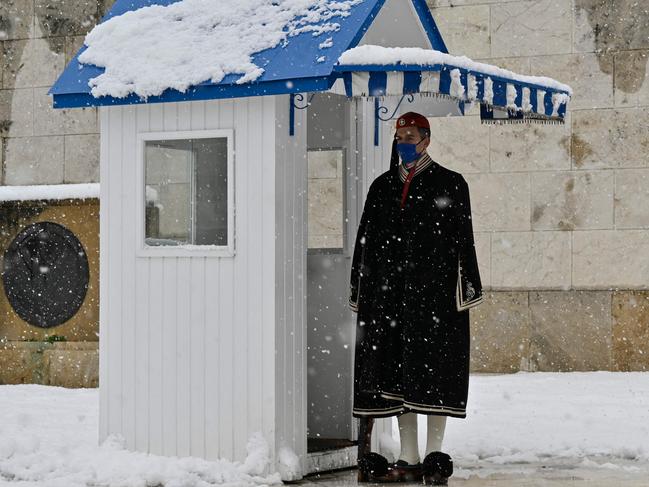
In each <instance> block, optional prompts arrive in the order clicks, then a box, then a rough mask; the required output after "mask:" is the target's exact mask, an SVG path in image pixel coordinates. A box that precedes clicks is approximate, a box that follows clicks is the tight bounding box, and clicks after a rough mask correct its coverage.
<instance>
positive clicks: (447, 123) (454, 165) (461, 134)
mask: <svg viewBox="0 0 649 487" xmlns="http://www.w3.org/2000/svg"><path fill="white" fill-rule="evenodd" d="M478 113H479V108H478ZM429 121H430V129H431V135H430V145H429V146H428V149H427V152H428V154H429V155H430V157H431V158H432V159H433V160H434V161H436V162H439V163H440V164H441V165H442V166H444V167H447V168H449V169H452V170H454V171H458V172H460V173H462V174H464V173H469V172H488V171H489V158H488V157H485V154H488V152H489V127H487V126H486V125H483V124H481V123H480V122H479V120H477V119H476V117H472V116H466V117H440V118H431V119H429Z"/></svg>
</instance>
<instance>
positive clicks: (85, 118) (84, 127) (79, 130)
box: [34, 88, 99, 135]
mask: <svg viewBox="0 0 649 487" xmlns="http://www.w3.org/2000/svg"><path fill="white" fill-rule="evenodd" d="M48 90H49V88H34V135H64V134H93V133H98V132H99V127H98V124H97V108H96V107H87V108H54V105H53V99H52V96H51V95H48V94H47V91H48Z"/></svg>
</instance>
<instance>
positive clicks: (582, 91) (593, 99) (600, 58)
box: [531, 53, 614, 112]
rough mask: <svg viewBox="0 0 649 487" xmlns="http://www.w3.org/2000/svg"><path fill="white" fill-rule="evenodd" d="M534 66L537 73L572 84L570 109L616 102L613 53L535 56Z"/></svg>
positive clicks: (601, 105)
mask: <svg viewBox="0 0 649 487" xmlns="http://www.w3.org/2000/svg"><path fill="white" fill-rule="evenodd" d="M531 68H532V75H534V76H549V77H551V78H554V79H556V80H557V81H560V82H562V83H565V84H567V85H570V87H572V89H573V95H572V97H571V99H570V102H569V103H568V112H570V111H571V110H579V109H586V108H612V107H613V105H614V101H613V55H612V54H593V53H577V54H562V55H554V56H536V57H532V58H531Z"/></svg>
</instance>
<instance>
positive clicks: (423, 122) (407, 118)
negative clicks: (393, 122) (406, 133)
mask: <svg viewBox="0 0 649 487" xmlns="http://www.w3.org/2000/svg"><path fill="white" fill-rule="evenodd" d="M408 126H415V127H421V128H423V129H428V130H430V124H429V123H428V119H427V118H426V117H424V116H423V115H421V114H419V113H415V112H408V113H404V114H403V115H401V116H400V117H399V118H397V126H396V128H401V127H408Z"/></svg>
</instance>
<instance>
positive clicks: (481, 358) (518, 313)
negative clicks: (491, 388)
mask: <svg viewBox="0 0 649 487" xmlns="http://www.w3.org/2000/svg"><path fill="white" fill-rule="evenodd" d="M527 294H528V293H527V292H506V291H500V292H487V293H485V300H484V301H483V302H482V304H480V305H479V306H476V307H474V308H471V310H470V313H471V314H470V316H471V373H476V372H478V373H479V372H492V373H511V372H518V371H519V370H528V368H527V367H528V363H527V357H528V356H529V334H530V322H529V321H530V320H529V304H528V297H527Z"/></svg>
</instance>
